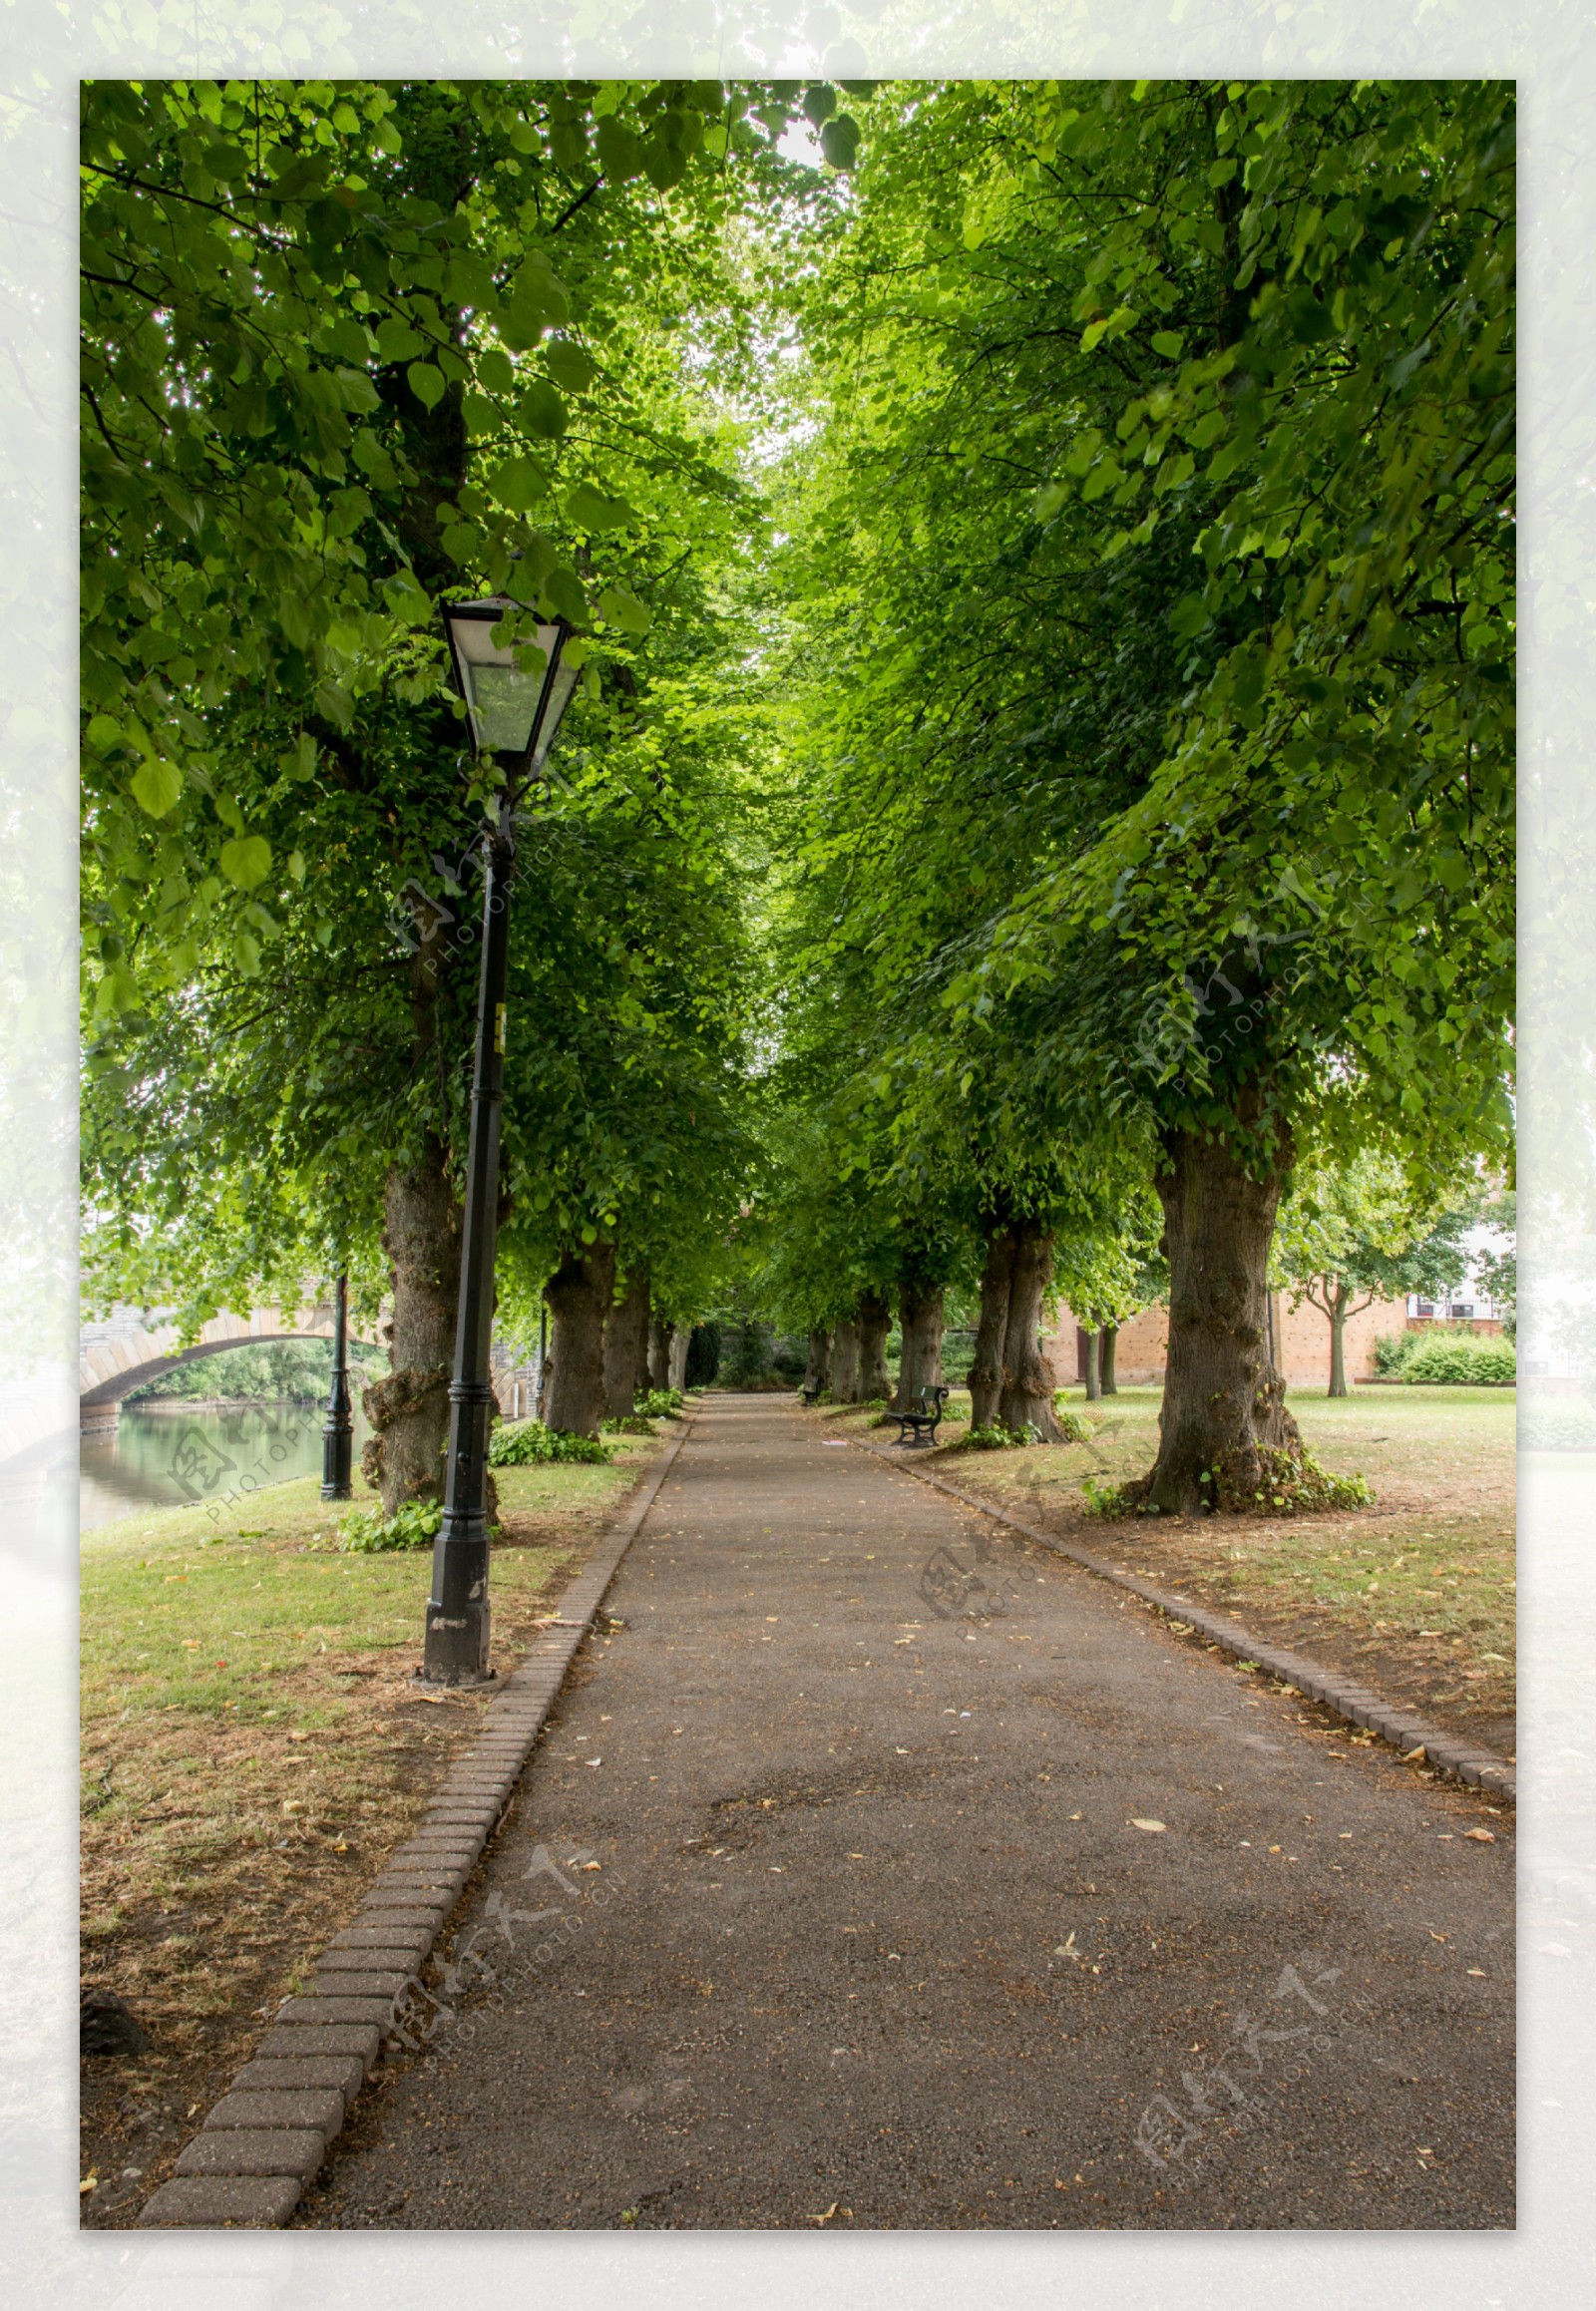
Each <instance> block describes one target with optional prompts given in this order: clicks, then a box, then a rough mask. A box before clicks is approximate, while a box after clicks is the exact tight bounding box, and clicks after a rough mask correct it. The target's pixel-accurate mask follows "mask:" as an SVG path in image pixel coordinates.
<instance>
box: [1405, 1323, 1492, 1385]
mask: <svg viewBox="0 0 1596 2311" xmlns="http://www.w3.org/2000/svg"><path fill="white" fill-rule="evenodd" d="M1400 1376H1401V1378H1402V1379H1403V1380H1404V1381H1405V1382H1406V1383H1407V1384H1408V1386H1409V1387H1414V1388H1505V1387H1511V1386H1512V1384H1513V1382H1514V1381H1515V1380H1516V1379H1517V1377H1518V1357H1517V1355H1516V1354H1515V1352H1514V1349H1513V1345H1512V1343H1511V1341H1505V1340H1502V1339H1500V1338H1499V1337H1497V1336H1494V1335H1492V1334H1490V1333H1450V1334H1442V1335H1440V1336H1439V1337H1436V1336H1433V1335H1432V1336H1431V1337H1429V1338H1428V1339H1421V1340H1420V1345H1419V1347H1418V1348H1417V1349H1416V1350H1415V1351H1414V1352H1413V1353H1411V1354H1410V1355H1407V1356H1405V1357H1403V1359H1402V1364H1401V1374H1400Z"/></svg>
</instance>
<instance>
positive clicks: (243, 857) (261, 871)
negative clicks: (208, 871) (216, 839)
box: [220, 835, 271, 891]
mask: <svg viewBox="0 0 1596 2311" xmlns="http://www.w3.org/2000/svg"><path fill="white" fill-rule="evenodd" d="M220 865H221V872H222V873H223V875H225V876H226V878H227V881H228V882H229V883H233V884H236V886H237V888H238V889H239V890H240V891H252V890H253V889H254V887H255V885H256V884H257V883H263V882H264V881H265V879H266V877H267V875H269V874H270V872H271V845H270V844H269V843H268V842H267V841H266V839H265V837H264V835H242V836H240V837H238V838H237V839H236V840H235V841H233V842H230V843H223V844H222V846H221V861H220Z"/></svg>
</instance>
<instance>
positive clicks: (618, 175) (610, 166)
mask: <svg viewBox="0 0 1596 2311" xmlns="http://www.w3.org/2000/svg"><path fill="white" fill-rule="evenodd" d="M596 141H597V143H598V166H599V168H600V169H601V170H602V171H603V173H604V175H605V176H606V177H607V178H609V179H610V180H611V182H612V183H614V184H617V185H621V184H624V183H625V181H626V179H627V178H628V177H640V176H641V175H642V169H643V155H642V145H641V143H640V141H639V140H638V139H637V138H636V137H634V136H633V135H632V133H631V131H630V130H629V129H628V128H626V127H625V126H624V125H623V124H622V123H621V122H620V121H617V120H616V119H615V117H614V115H613V114H612V113H610V114H606V115H605V117H604V119H603V120H601V121H600V122H599V123H598V131H597V140H596Z"/></svg>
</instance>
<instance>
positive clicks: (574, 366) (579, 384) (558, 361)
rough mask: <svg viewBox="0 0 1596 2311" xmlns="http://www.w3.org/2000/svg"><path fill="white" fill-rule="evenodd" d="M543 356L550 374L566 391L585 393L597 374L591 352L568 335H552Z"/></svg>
mask: <svg viewBox="0 0 1596 2311" xmlns="http://www.w3.org/2000/svg"><path fill="white" fill-rule="evenodd" d="M543 357H544V361H545V364H546V365H547V367H548V371H549V374H550V376H551V377H552V378H553V379H554V381H555V383H556V384H557V385H559V386H562V387H563V388H564V389H565V391H566V392H567V393H586V392H587V390H588V388H589V386H590V385H591V384H592V383H593V381H594V378H595V377H596V376H597V374H598V364H597V362H596V361H595V360H594V358H593V356H592V354H591V353H589V352H588V351H587V350H586V349H585V348H584V347H583V346H581V345H578V344H575V343H574V342H573V341H572V339H571V338H570V337H552V338H551V339H550V340H549V343H548V344H547V345H546V346H545V347H544V354H543Z"/></svg>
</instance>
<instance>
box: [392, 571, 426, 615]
mask: <svg viewBox="0 0 1596 2311" xmlns="http://www.w3.org/2000/svg"><path fill="white" fill-rule="evenodd" d="M382 598H383V600H384V601H385V602H386V603H387V604H388V607H389V609H390V610H392V612H393V614H394V616H395V617H396V618H402V619H403V620H404V621H405V623H406V624H407V625H413V626H422V625H429V624H430V623H431V622H432V602H431V600H430V599H429V597H428V595H427V593H426V592H425V590H424V589H423V587H422V585H421V582H420V580H419V579H418V578H417V577H416V574H415V572H414V571H413V570H401V571H399V572H397V573H396V575H395V576H394V577H392V578H384V579H383V582H382Z"/></svg>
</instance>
